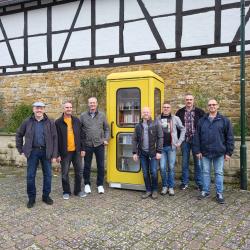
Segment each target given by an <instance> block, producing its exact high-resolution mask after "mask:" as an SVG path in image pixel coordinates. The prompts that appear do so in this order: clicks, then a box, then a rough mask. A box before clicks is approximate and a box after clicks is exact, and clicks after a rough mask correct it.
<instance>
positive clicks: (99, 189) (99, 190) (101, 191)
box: [97, 186, 104, 194]
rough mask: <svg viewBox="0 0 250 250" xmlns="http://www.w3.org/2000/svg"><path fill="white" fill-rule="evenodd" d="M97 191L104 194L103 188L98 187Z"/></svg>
mask: <svg viewBox="0 0 250 250" xmlns="http://www.w3.org/2000/svg"><path fill="white" fill-rule="evenodd" d="M97 189H98V193H99V194H104V188H103V186H98V187H97Z"/></svg>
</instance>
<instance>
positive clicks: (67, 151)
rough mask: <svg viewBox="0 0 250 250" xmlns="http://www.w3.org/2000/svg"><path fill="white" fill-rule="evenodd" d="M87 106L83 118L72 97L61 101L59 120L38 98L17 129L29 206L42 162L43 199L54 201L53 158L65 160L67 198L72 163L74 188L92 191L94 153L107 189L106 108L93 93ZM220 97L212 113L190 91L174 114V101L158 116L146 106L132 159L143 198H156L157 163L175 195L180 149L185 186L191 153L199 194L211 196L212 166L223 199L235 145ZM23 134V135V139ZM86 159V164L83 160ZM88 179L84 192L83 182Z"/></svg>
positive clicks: (183, 185)
mask: <svg viewBox="0 0 250 250" xmlns="http://www.w3.org/2000/svg"><path fill="white" fill-rule="evenodd" d="M88 107H89V110H88V111H86V112H84V113H82V114H81V116H80V119H78V118H77V117H75V116H73V115H72V112H73V107H72V103H71V102H70V101H66V102H65V103H64V104H63V114H62V116H61V117H60V118H58V119H57V120H56V121H55V122H54V121H53V120H51V119H49V118H48V116H47V115H46V114H45V104H44V103H43V102H35V103H34V104H33V115H32V116H31V117H28V118H27V119H26V120H25V121H24V122H23V123H22V124H21V126H20V127H19V128H18V130H17V133H16V147H17V150H18V151H19V153H20V154H22V155H24V156H25V157H26V158H27V194H28V203H27V207H28V208H31V207H33V206H34V205H35V202H36V185H35V178H36V172H37V167H38V164H39V162H41V165H42V172H43V177H44V178H43V191H42V192H43V195H42V201H43V202H45V203H46V204H48V205H52V204H53V200H52V199H51V197H50V193H51V179H52V174H51V171H52V170H51V169H52V168H51V163H53V162H58V163H60V164H61V174H62V189H63V199H65V200H68V199H69V198H70V195H71V188H70V180H69V168H70V165H71V163H72V165H73V168H74V178H75V180H74V192H73V194H74V195H76V196H79V197H85V196H86V194H89V193H91V183H90V172H91V163H92V157H93V154H95V157H96V162H97V181H96V186H97V189H98V193H100V194H103V193H104V187H103V182H104V147H105V146H106V145H108V140H109V126H108V123H107V120H106V117H105V115H104V113H102V112H100V111H98V108H97V107H98V103H97V99H96V98H95V97H91V98H89V99H88ZM218 108H219V105H218V103H217V101H216V100H214V99H211V100H209V101H208V113H207V114H205V112H204V111H203V110H201V109H199V108H197V107H195V105H194V97H193V95H191V94H187V95H186V96H185V107H183V108H181V109H180V110H178V111H177V113H176V115H173V114H172V113H171V105H170V103H169V102H164V104H163V106H162V113H161V115H160V116H159V117H157V118H156V119H155V120H152V118H151V112H150V109H149V108H148V107H144V108H143V109H142V117H141V118H142V119H141V121H140V123H138V124H137V125H136V126H135V130H134V136H133V159H134V160H135V161H138V160H140V163H141V167H142V172H143V177H144V182H145V188H146V192H145V193H144V194H143V195H142V198H143V199H145V198H148V197H152V198H153V199H156V198H157V197H158V162H159V163H160V174H161V178H162V190H161V194H162V195H165V194H167V193H168V194H169V195H170V196H173V195H175V191H174V186H175V161H176V151H177V149H178V148H181V151H182V178H181V179H182V182H181V185H180V189H181V190H185V189H187V188H188V184H189V157H190V152H192V155H193V160H194V170H195V171H194V177H195V183H196V185H197V188H198V190H200V195H199V197H198V198H199V199H203V198H206V197H208V196H209V195H210V182H211V181H210V172H211V170H210V167H211V165H212V164H213V166H214V173H215V186H216V199H217V201H218V202H219V203H224V197H223V167H224V160H226V161H227V160H228V159H229V158H230V156H231V155H232V153H233V150H234V137H233V132H232V125H231V123H230V121H229V120H228V119H227V118H226V117H224V116H222V115H221V114H220V113H219V112H218ZM24 139H25V140H24ZM82 158H84V167H83V164H82ZM82 176H83V179H84V184H85V186H84V191H83V190H82V189H81V187H82Z"/></svg>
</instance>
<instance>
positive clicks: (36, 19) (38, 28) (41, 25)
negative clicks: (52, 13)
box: [28, 8, 47, 35]
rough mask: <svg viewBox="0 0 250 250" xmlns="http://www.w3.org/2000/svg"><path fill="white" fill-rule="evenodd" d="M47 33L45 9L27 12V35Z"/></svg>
mask: <svg viewBox="0 0 250 250" xmlns="http://www.w3.org/2000/svg"><path fill="white" fill-rule="evenodd" d="M46 32H47V8H46V9H45V8H43V9H38V10H32V11H28V34H29V35H33V34H39V33H46Z"/></svg>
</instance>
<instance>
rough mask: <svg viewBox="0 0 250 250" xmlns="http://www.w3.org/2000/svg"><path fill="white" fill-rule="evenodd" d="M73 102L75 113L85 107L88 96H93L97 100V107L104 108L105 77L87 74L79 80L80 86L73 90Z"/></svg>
mask: <svg viewBox="0 0 250 250" xmlns="http://www.w3.org/2000/svg"><path fill="white" fill-rule="evenodd" d="M74 96H75V98H74V104H75V107H76V113H77V114H79V113H81V112H82V111H83V110H84V109H86V106H87V103H88V98H90V97H92V96H94V97H96V98H97V100H98V107H99V108H100V109H102V110H105V103H106V78H105V77H104V76H89V77H84V78H82V79H81V80H80V88H79V89H77V91H76V92H75V95H74Z"/></svg>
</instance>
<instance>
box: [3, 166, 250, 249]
mask: <svg viewBox="0 0 250 250" xmlns="http://www.w3.org/2000/svg"><path fill="white" fill-rule="evenodd" d="M2 171H3V170H2V169H0V172H2ZM24 171H25V170H24V169H19V171H18V172H17V171H15V172H13V173H9V174H7V175H4V174H0V188H1V194H0V201H1V202H0V218H1V219H0V249H8V250H9V249H136V250H137V249H250V193H249V192H241V191H239V190H236V189H233V188H232V187H227V190H226V192H225V197H226V204H224V205H219V204H217V203H216V202H215V200H214V199H213V196H212V198H209V199H207V200H204V201H198V200H197V195H198V192H197V191H196V190H194V189H193V188H189V189H188V190H186V191H178V190H177V192H176V195H175V196H174V197H169V196H164V197H163V196H160V197H159V198H158V199H157V200H152V199H147V200H142V199H141V194H142V193H141V192H137V191H129V190H119V189H110V188H108V187H106V192H105V194H104V195H99V194H98V193H97V192H96V190H93V193H92V194H90V195H88V196H87V197H86V198H83V199H81V198H78V197H72V198H71V199H70V200H68V201H64V200H63V199H62V197H61V196H62V195H61V183H60V176H54V177H53V192H52V198H53V199H54V205H53V206H48V205H46V204H44V203H43V202H42V201H41V183H42V178H41V176H42V175H41V172H39V173H38V178H37V189H38V195H37V202H36V205H35V207H34V208H32V209H27V208H26V199H27V198H26V193H25V173H24Z"/></svg>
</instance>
